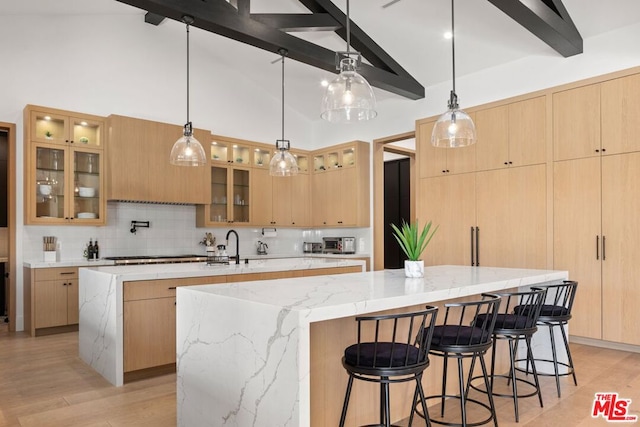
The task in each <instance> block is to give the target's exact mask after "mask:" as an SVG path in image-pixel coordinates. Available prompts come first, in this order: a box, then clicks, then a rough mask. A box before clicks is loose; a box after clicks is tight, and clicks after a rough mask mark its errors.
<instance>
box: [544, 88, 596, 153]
mask: <svg viewBox="0 0 640 427" xmlns="http://www.w3.org/2000/svg"><path fill="white" fill-rule="evenodd" d="M599 153H600V85H599V84H594V85H589V86H583V87H579V88H576V89H570V90H566V91H564V92H557V93H554V94H553V159H554V160H569V159H579V158H584V157H591V156H598V155H600V154H599Z"/></svg>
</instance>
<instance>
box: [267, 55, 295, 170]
mask: <svg viewBox="0 0 640 427" xmlns="http://www.w3.org/2000/svg"><path fill="white" fill-rule="evenodd" d="M278 53H279V54H280V55H281V56H282V139H277V140H276V153H275V154H274V155H273V157H272V158H271V162H270V163H269V175H271V176H292V175H297V174H298V163H297V162H296V158H295V157H293V155H292V154H291V153H290V152H289V149H290V148H291V144H290V143H289V140H286V139H284V57H285V56H287V53H288V52H287V50H286V49H280V50H278Z"/></svg>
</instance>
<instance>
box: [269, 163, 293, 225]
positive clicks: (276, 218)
mask: <svg viewBox="0 0 640 427" xmlns="http://www.w3.org/2000/svg"><path fill="white" fill-rule="evenodd" d="M269 178H271V182H272V196H271V198H272V206H271V209H272V215H271V218H272V220H271V221H272V224H273V225H279V226H290V225H291V207H292V205H293V203H294V200H293V199H292V198H291V188H292V184H293V181H294V180H296V179H298V176H297V175H296V176H274V177H269Z"/></svg>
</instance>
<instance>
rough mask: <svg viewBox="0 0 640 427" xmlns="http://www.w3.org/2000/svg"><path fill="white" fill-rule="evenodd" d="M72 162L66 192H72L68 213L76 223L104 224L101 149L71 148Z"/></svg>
mask: <svg viewBox="0 0 640 427" xmlns="http://www.w3.org/2000/svg"><path fill="white" fill-rule="evenodd" d="M70 158H71V160H72V162H73V164H72V167H71V168H70V169H71V170H72V171H73V179H69V184H70V185H71V186H72V187H70V188H69V189H68V191H67V192H68V194H73V198H72V200H71V203H72V206H71V212H70V215H71V216H72V217H73V218H74V221H75V222H77V223H80V224H82V223H86V224H87V225H89V224H104V223H105V217H104V215H105V212H104V211H105V199H104V194H103V193H104V191H103V190H104V175H103V174H102V171H103V170H104V161H103V160H104V158H103V155H102V151H99V150H89V149H78V148H75V147H74V148H73V149H72V150H71V152H70Z"/></svg>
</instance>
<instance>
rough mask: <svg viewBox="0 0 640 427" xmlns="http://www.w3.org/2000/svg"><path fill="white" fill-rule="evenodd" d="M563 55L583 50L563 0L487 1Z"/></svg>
mask: <svg viewBox="0 0 640 427" xmlns="http://www.w3.org/2000/svg"><path fill="white" fill-rule="evenodd" d="M489 2H490V3H492V4H493V5H494V6H496V7H497V8H498V9H500V10H502V11H503V12H504V13H506V14H507V15H509V16H510V17H511V18H513V19H514V20H515V21H516V22H518V23H519V24H520V25H522V26H523V27H525V28H526V29H527V30H529V31H531V32H532V33H533V34H534V35H535V36H536V37H538V38H540V39H541V40H542V41H544V42H545V43H547V44H548V45H549V46H551V47H552V48H553V49H555V50H556V51H557V52H558V53H560V54H561V55H562V56H564V57H565V58H566V57H569V56H573V55H577V54H580V53H582V36H581V35H580V33H579V32H578V29H577V28H576V26H575V24H574V23H573V21H572V20H571V16H569V13H568V12H567V9H566V8H565V7H564V4H562V0H489Z"/></svg>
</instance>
